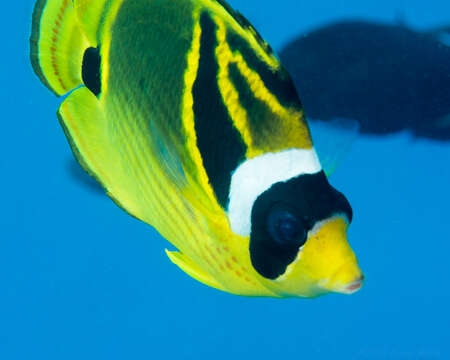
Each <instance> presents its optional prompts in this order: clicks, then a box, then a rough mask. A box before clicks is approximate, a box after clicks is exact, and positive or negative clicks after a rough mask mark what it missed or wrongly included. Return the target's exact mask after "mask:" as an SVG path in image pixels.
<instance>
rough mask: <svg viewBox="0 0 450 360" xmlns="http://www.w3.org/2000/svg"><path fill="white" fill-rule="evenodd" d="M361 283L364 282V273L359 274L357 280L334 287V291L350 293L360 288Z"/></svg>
mask: <svg viewBox="0 0 450 360" xmlns="http://www.w3.org/2000/svg"><path fill="white" fill-rule="evenodd" d="M363 283H364V275H361V277H360V278H359V279H358V280H355V281H352V282H351V283H350V284H347V285H344V286H341V287H339V288H338V289H335V290H334V291H336V292H339V293H342V294H348V295H350V294H353V293H355V292H357V291H358V290H359V289H361V288H362V286H363Z"/></svg>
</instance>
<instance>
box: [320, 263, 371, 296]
mask: <svg viewBox="0 0 450 360" xmlns="http://www.w3.org/2000/svg"><path fill="white" fill-rule="evenodd" d="M363 283H364V275H363V273H362V271H361V269H360V268H359V266H358V263H357V262H356V261H354V260H352V261H349V262H346V263H345V264H344V265H342V266H341V267H339V268H338V270H337V271H336V272H335V273H334V274H333V275H332V276H331V278H330V279H329V281H327V282H326V283H325V284H323V285H322V286H323V287H324V288H326V289H328V290H330V291H333V292H337V293H341V294H353V293H355V292H356V291H358V290H359V289H361V287H362V286H363Z"/></svg>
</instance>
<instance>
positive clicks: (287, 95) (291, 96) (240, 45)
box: [227, 31, 302, 109]
mask: <svg viewBox="0 0 450 360" xmlns="http://www.w3.org/2000/svg"><path fill="white" fill-rule="evenodd" d="M227 42H228V44H229V45H230V48H231V50H232V51H238V52H239V53H241V54H242V56H243V58H244V59H245V62H246V63H247V65H248V66H249V67H250V68H251V69H253V70H254V71H256V72H257V73H258V74H259V76H260V77H261V80H262V81H263V82H264V84H265V86H266V87H267V89H268V90H269V91H270V92H271V93H272V94H273V95H274V96H275V97H276V98H277V99H278V101H279V102H280V103H281V104H282V105H283V106H286V107H296V108H298V109H301V108H302V104H301V102H300V99H299V97H298V94H297V90H296V89H295V86H294V83H293V82H292V79H291V77H290V76H289V74H288V72H287V71H286V69H285V68H284V67H283V65H281V67H280V69H279V70H278V71H276V72H274V71H273V70H272V69H270V67H269V66H268V65H267V64H266V63H265V62H264V61H262V60H261V59H260V58H259V57H258V56H257V55H256V53H255V52H254V50H253V49H252V48H251V47H250V45H249V44H248V43H247V41H245V39H243V38H242V37H240V36H239V35H238V34H236V33H235V32H233V31H229V32H228V33H227Z"/></svg>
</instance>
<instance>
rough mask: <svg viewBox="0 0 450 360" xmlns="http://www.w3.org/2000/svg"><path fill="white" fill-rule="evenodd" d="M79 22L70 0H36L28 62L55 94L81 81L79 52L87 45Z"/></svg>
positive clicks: (67, 89) (80, 57)
mask: <svg viewBox="0 0 450 360" xmlns="http://www.w3.org/2000/svg"><path fill="white" fill-rule="evenodd" d="M79 24H80V23H79V21H78V19H77V14H76V11H75V9H74V5H73V2H72V0H38V1H37V2H36V5H35V8H34V12H33V25H32V33H31V38H30V57H31V63H32V65H33V69H34V71H35V72H36V74H37V75H38V76H39V77H40V79H41V80H42V82H43V83H44V84H45V85H46V86H47V87H48V88H49V89H50V90H51V91H53V92H54V93H55V94H56V95H58V96H60V95H64V94H66V93H68V92H69V91H71V90H73V89H74V88H76V87H77V86H79V85H81V84H82V83H83V80H82V64H83V56H84V52H85V50H86V49H87V48H88V47H90V46H91V45H90V43H89V41H88V38H87V37H86V36H85V34H84V32H83V31H82V29H81V27H80V25H79Z"/></svg>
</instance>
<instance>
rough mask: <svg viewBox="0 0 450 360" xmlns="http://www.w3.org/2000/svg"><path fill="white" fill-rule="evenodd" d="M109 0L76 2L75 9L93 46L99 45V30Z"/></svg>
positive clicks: (75, 0) (80, 0)
mask: <svg viewBox="0 0 450 360" xmlns="http://www.w3.org/2000/svg"><path fill="white" fill-rule="evenodd" d="M107 1H108V0H74V1H73V7H74V8H75V11H76V13H77V18H78V21H79V22H80V24H81V25H82V28H83V31H84V34H85V35H86V38H87V39H88V41H89V42H90V43H91V46H93V47H97V45H98V37H97V35H98V29H99V26H100V22H101V19H102V14H103V11H104V8H105V4H106V2H107Z"/></svg>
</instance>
